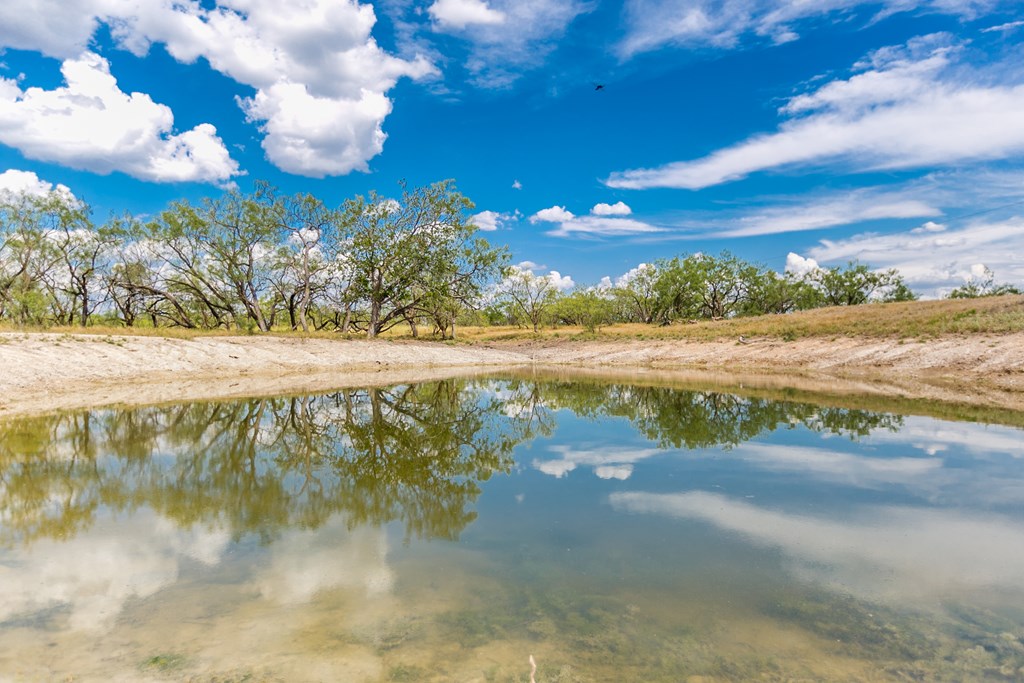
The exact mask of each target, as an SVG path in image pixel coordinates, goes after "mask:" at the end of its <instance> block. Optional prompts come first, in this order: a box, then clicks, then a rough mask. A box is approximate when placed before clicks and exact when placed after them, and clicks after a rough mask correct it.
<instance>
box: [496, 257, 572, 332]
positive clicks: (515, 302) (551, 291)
mask: <svg viewBox="0 0 1024 683" xmlns="http://www.w3.org/2000/svg"><path fill="white" fill-rule="evenodd" d="M498 297H499V299H501V300H503V301H505V302H506V303H507V305H508V306H509V307H510V308H511V309H512V310H513V311H514V312H515V313H518V314H521V315H523V316H524V317H525V318H526V319H527V320H529V321H530V324H531V325H533V331H534V332H538V331H539V330H540V324H541V321H542V320H544V318H545V317H546V316H547V315H548V313H550V311H551V308H552V306H554V304H555V301H556V300H557V299H558V288H557V287H555V281H554V279H553V278H552V277H551V276H550V275H536V274H534V272H533V271H532V270H527V269H524V268H520V267H519V266H509V267H507V268H506V269H505V271H504V278H503V279H502V281H501V283H500V284H499V285H498Z"/></svg>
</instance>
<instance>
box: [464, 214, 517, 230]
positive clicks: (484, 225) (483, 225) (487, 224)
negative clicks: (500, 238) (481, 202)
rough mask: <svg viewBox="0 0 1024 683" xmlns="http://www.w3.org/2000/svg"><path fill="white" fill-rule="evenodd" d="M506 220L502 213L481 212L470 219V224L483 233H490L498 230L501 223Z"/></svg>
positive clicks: (506, 216) (506, 217)
mask: <svg viewBox="0 0 1024 683" xmlns="http://www.w3.org/2000/svg"><path fill="white" fill-rule="evenodd" d="M508 219H509V216H508V215H507V214H504V213H498V212H497V211H481V212H480V213H478V214H475V215H474V216H473V217H472V218H470V222H472V223H473V225H475V226H476V227H478V228H479V229H481V230H483V231H484V232H492V231H494V230H497V229H498V228H500V227H501V225H502V223H504V222H505V221H507V220H508Z"/></svg>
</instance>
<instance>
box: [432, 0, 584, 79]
mask: <svg viewBox="0 0 1024 683" xmlns="http://www.w3.org/2000/svg"><path fill="white" fill-rule="evenodd" d="M439 5H443V7H445V8H451V9H450V10H449V9H446V10H445V11H446V12H449V16H450V17H451V19H452V20H451V21H440V20H438V21H435V24H434V28H435V30H437V31H441V32H444V33H450V34H453V35H455V36H457V37H458V38H460V39H462V40H464V41H466V45H467V48H468V55H467V57H466V59H465V62H464V63H465V67H466V69H467V71H468V72H469V74H470V80H471V82H473V83H474V84H475V85H477V86H479V87H484V88H505V87H508V86H510V85H511V84H512V83H514V82H515V81H516V80H517V79H518V78H519V77H520V75H521V74H522V73H523V72H525V71H529V70H531V69H534V68H537V67H539V66H540V65H541V64H543V63H544V61H545V60H546V58H547V57H548V55H550V54H551V52H552V51H553V50H554V49H555V48H556V47H557V45H558V41H559V40H560V39H561V38H562V36H563V35H564V34H565V32H566V30H567V29H568V27H569V25H570V24H571V23H572V22H573V21H574V20H575V19H576V17H578V16H580V15H581V14H585V13H586V12H589V11H590V10H591V8H592V7H593V3H592V2H587V1H584V0H488V2H486V3H484V2H483V1H482V0H438V2H435V3H434V4H433V5H431V13H432V15H433V16H434V17H435V19H436V18H437V17H438V14H437V12H438V10H437V9H436V8H438V6H439ZM456 10H457V11H456ZM456 19H457V20H456Z"/></svg>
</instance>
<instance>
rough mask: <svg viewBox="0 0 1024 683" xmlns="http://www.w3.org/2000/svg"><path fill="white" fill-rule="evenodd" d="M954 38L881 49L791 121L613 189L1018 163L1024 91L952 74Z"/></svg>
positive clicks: (618, 180) (615, 182)
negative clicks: (806, 172) (839, 168)
mask: <svg viewBox="0 0 1024 683" xmlns="http://www.w3.org/2000/svg"><path fill="white" fill-rule="evenodd" d="M948 42H949V38H948V36H941V35H939V36H926V37H923V38H918V39H915V40H912V41H910V42H909V43H908V44H907V45H906V46H897V47H893V48H883V49H881V50H877V51H876V52H874V53H872V54H871V55H869V56H868V58H867V59H866V60H863V61H862V62H860V63H859V64H858V65H857V69H859V70H861V71H860V73H858V74H856V75H854V76H852V77H851V78H849V79H846V80H837V81H832V82H830V83H827V84H825V85H823V86H821V87H820V88H818V89H817V90H815V91H813V92H811V93H808V94H805V95H799V96H797V97H794V98H792V99H791V100H790V101H789V103H788V104H786V105H785V106H784V107H782V109H781V110H780V113H782V114H783V115H787V116H789V117H790V118H789V119H788V120H787V121H785V122H784V123H783V124H782V125H781V126H780V128H779V130H778V131H777V132H775V133H770V134H763V135H756V136H754V137H751V138H749V139H748V140H746V141H744V142H741V143H739V144H737V145H734V146H732V147H727V148H725V149H721V150H718V151H716V152H714V153H712V154H710V155H709V156H706V157H704V158H701V159H695V160H692V161H681V162H675V163H671V164H668V165H665V166H662V167H659V168H652V169H636V170H630V171H623V172H617V173H614V174H612V175H611V176H610V177H609V178H608V179H607V181H606V183H607V184H608V185H609V186H611V187H617V188H627V189H645V188H653V187H673V188H688V189H699V188H703V187H709V186H712V185H717V184H720V183H725V182H729V181H733V180H738V179H741V178H744V177H746V176H747V175H749V174H751V173H755V172H758V171H764V170H768V169H775V168H781V167H792V166H797V165H806V164H822V163H843V164H849V165H851V166H853V167H854V168H856V169H859V170H873V169H899V168H918V167H922V166H933V165H943V164H953V163H960V162H968V161H980V160H995V159H1005V158H1010V157H1014V156H1015V155H1018V154H1020V153H1021V152H1022V151H1024V126H1021V125H1020V124H1019V122H1020V121H1021V120H1024V85H1021V84H1019V83H1007V84H997V85H992V84H988V83H986V82H984V79H983V78H982V77H981V75H980V74H975V73H973V72H970V71H969V70H967V69H966V68H954V67H957V66H960V65H957V64H955V63H954V62H955V58H956V56H957V55H958V51H957V50H956V49H954V48H952V47H950V45H949V44H948Z"/></svg>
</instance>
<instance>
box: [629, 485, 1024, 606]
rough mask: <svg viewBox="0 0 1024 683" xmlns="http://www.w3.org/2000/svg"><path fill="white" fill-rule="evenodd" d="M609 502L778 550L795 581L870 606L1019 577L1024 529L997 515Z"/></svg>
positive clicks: (649, 497)
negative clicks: (824, 512) (698, 523)
mask: <svg viewBox="0 0 1024 683" xmlns="http://www.w3.org/2000/svg"><path fill="white" fill-rule="evenodd" d="M610 499H611V503H612V506H613V507H614V508H615V509H617V510H623V511H627V512H632V513H646V514H658V515H665V516H669V517H678V518H684V519H695V520H702V521H705V522H708V523H710V524H713V525H715V526H716V527H718V528H719V529H722V530H723V531H728V532H732V533H734V534H737V535H739V536H741V537H743V538H745V539H746V540H748V541H749V542H750V543H752V544H755V545H758V546H762V547H768V548H778V549H779V550H780V551H781V552H782V553H784V554H785V555H786V556H787V557H788V559H789V560H790V562H791V567H790V570H791V571H792V572H794V573H795V574H796V575H797V576H798V577H800V578H801V579H805V580H812V581H816V582H819V583H821V584H824V585H826V586H835V587H837V588H840V589H841V590H843V591H844V592H846V591H852V592H854V593H856V594H858V595H860V596H861V597H864V598H868V599H879V598H885V599H892V600H900V601H913V600H915V599H918V598H923V599H925V600H932V599H934V598H936V597H941V598H943V599H945V598H947V597H949V595H951V594H953V593H955V592H957V591H960V590H967V591H970V590H976V589H985V590H991V589H994V588H1006V589H1011V590H1017V589H1019V587H1020V577H1021V576H1022V575H1024V530H1022V529H1021V526H1020V524H1019V523H1017V521H1016V520H1014V519H1011V518H1008V517H1003V516H1000V515H991V514H977V513H965V512H962V511H959V510H935V509H929V508H911V507H883V506H869V507H865V508H863V509H861V510H860V511H858V512H857V513H856V514H848V515H845V516H844V517H843V518H840V519H828V518H823V517H816V516H810V515H797V514H791V513H787V512H783V511H778V510H772V509H768V508H764V507H760V506H757V505H751V504H749V503H745V502H739V501H736V500H732V499H730V498H728V497H726V496H722V495H718V494H712V493H705V492H689V493H676V494H656V493H641V492H629V493H613V494H611V496H610ZM908 530H912V533H908ZM951 538H955V539H957V542H956V543H950V542H949V539H951Z"/></svg>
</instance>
